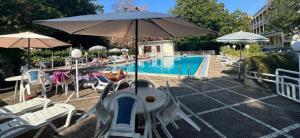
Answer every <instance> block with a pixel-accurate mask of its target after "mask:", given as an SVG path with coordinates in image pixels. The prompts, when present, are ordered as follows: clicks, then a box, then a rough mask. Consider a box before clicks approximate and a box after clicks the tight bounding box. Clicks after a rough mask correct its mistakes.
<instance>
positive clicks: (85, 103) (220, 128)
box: [0, 59, 300, 138]
mask: <svg viewBox="0 0 300 138" xmlns="http://www.w3.org/2000/svg"><path fill="white" fill-rule="evenodd" d="M211 62H214V59H212V60H211ZM211 64H212V63H211ZM214 64H216V63H214ZM216 65H218V64H216ZM211 68H214V66H210V69H211ZM214 71H215V70H214ZM209 73H210V72H209ZM218 76H219V77H217V76H212V77H210V79H209V80H208V81H201V80H193V79H181V80H179V79H178V78H166V77H160V76H140V77H139V78H144V79H148V80H150V81H152V82H153V83H154V84H155V85H156V87H160V88H165V87H166V81H168V82H169V84H170V86H171V89H172V90H173V91H174V94H175V95H176V96H177V97H178V98H179V100H180V101H181V102H182V103H184V104H185V105H186V106H187V107H189V108H190V109H191V110H192V111H194V112H195V113H197V115H198V116H199V118H200V120H199V119H196V118H192V119H193V120H194V121H195V122H196V123H197V124H198V125H199V126H200V127H201V131H200V132H198V131H196V130H195V129H193V128H192V127H191V126H189V125H188V124H187V123H186V122H185V121H184V120H181V119H178V120H177V121H176V123H177V124H178V126H179V127H180V129H179V130H176V129H174V128H173V127H172V126H171V125H169V126H168V129H169V131H170V132H171V134H172V135H173V136H174V137H176V138H198V137H213V138H215V137H229V138H237V137H243V138H244V137H247V138H251V137H266V138H268V137H278V138H279V137H295V138H296V137H300V118H295V116H296V117H300V115H298V116H297V114H295V112H296V113H298V114H299V113H300V104H298V103H296V102H292V101H290V100H288V99H286V98H283V97H281V96H279V95H277V94H276V93H275V92H274V91H273V90H268V89H258V88H252V87H247V86H244V85H243V84H242V83H240V82H238V81H235V79H234V78H233V77H232V76H227V75H222V73H220V74H219V75H218ZM12 94H13V93H12V92H9V93H1V94H0V98H1V105H5V104H12V103H15V102H16V101H14V100H13V97H12V96H11V95H12ZM50 97H51V99H52V101H54V102H66V103H69V104H72V105H74V106H75V107H76V109H77V110H78V113H82V112H86V111H88V110H89V109H90V108H91V107H92V105H94V104H95V103H96V101H97V100H98V98H99V93H98V92H95V91H93V90H91V89H85V90H82V91H81V92H80V98H79V99H77V98H76V97H75V94H71V93H68V94H67V95H65V94H63V93H60V94H59V95H51V96H50ZM67 99H68V100H67ZM290 111H293V114H291V112H290ZM78 113H77V114H76V115H75V117H74V119H73V121H72V122H73V123H72V126H70V128H69V129H67V130H65V131H63V132H61V133H59V134H56V133H53V132H52V131H51V130H50V129H49V130H46V131H44V132H43V133H44V134H42V135H41V136H40V137H80V138H81V137H92V136H93V134H94V129H95V117H89V118H87V119H86V120H84V121H83V123H77V124H74V120H75V119H76V118H78V116H79V115H78ZM158 128H159V127H158ZM36 131H37V130H36ZM36 131H34V132H31V134H30V132H29V134H25V135H23V136H21V137H32V136H33V135H32V134H35V133H36ZM154 137H165V135H164V133H163V132H162V131H161V130H160V129H158V134H157V133H155V135H154Z"/></svg>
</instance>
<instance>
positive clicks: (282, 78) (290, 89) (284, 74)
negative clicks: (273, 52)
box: [245, 69, 300, 103]
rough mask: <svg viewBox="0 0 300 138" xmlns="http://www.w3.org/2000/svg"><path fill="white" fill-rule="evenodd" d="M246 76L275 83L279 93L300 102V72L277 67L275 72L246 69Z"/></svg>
mask: <svg viewBox="0 0 300 138" xmlns="http://www.w3.org/2000/svg"><path fill="white" fill-rule="evenodd" d="M245 76H246V77H247V78H251V79H255V80H257V81H259V82H261V83H262V82H264V81H266V82H272V83H275V84H276V92H277V94H278V95H281V96H283V97H285V98H288V99H291V100H293V101H295V102H298V103H300V87H299V85H300V73H299V72H296V71H291V70H285V69H276V73H275V74H268V73H258V72H254V71H246V73H245Z"/></svg>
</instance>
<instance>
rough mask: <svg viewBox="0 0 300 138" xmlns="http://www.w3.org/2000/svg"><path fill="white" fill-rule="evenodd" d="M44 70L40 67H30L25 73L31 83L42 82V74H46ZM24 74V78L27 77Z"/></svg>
mask: <svg viewBox="0 0 300 138" xmlns="http://www.w3.org/2000/svg"><path fill="white" fill-rule="evenodd" d="M44 74H45V73H44V72H43V71H41V70H39V69H30V70H28V71H27V72H26V73H25V76H26V77H27V79H28V82H29V83H30V84H36V83H42V82H43V80H42V76H44ZM25 76H24V74H23V75H22V79H24V78H25Z"/></svg>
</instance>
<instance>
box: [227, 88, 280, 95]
mask: <svg viewBox="0 0 300 138" xmlns="http://www.w3.org/2000/svg"><path fill="white" fill-rule="evenodd" d="M230 90H232V91H234V92H236V93H240V94H243V95H246V96H249V97H251V98H261V97H266V96H270V95H274V94H275V92H273V91H269V90H262V89H257V88H253V87H247V86H241V87H236V88H231V89H230Z"/></svg>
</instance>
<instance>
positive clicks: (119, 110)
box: [105, 92, 151, 138]
mask: <svg viewBox="0 0 300 138" xmlns="http://www.w3.org/2000/svg"><path fill="white" fill-rule="evenodd" d="M137 104H139V106H140V107H142V108H143V111H144V112H143V114H144V118H145V128H144V134H143V135H141V134H139V133H136V132H135V116H136V108H137ZM112 105H113V106H114V108H113V109H114V112H113V118H112V125H111V127H110V129H109V131H108V132H107V133H106V134H105V137H110V136H120V137H133V138H139V137H144V138H147V137H148V136H149V135H151V134H150V133H151V122H150V116H149V114H148V113H147V111H146V105H145V102H144V100H142V99H141V98H140V97H138V96H137V95H135V94H134V93H130V92H121V93H114V95H113V97H112V98H111V100H110V101H109V103H108V108H107V109H112V108H111V107H112Z"/></svg>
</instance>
